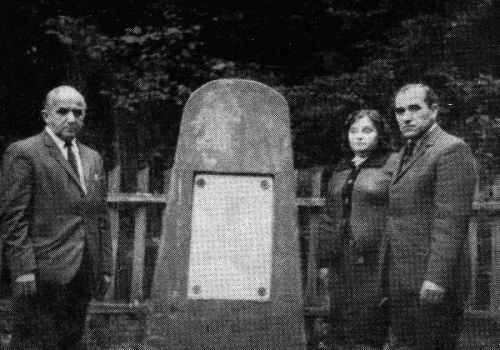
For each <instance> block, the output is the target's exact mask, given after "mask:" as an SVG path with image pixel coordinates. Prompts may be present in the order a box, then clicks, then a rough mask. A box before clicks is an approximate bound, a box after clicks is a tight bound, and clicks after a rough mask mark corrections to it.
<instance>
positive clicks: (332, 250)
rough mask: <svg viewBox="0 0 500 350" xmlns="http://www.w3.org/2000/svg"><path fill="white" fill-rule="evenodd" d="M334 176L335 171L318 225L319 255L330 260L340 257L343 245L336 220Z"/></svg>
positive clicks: (321, 258) (322, 258) (321, 259)
mask: <svg viewBox="0 0 500 350" xmlns="http://www.w3.org/2000/svg"><path fill="white" fill-rule="evenodd" d="M334 177H335V173H333V175H332V177H331V179H330V181H329V182H328V190H327V194H326V203H325V208H324V210H323V212H322V213H321V217H320V222H319V225H318V257H319V260H320V261H328V260H332V259H334V258H336V257H338V255H339V253H340V251H341V249H342V247H341V242H340V237H339V234H338V229H337V228H338V225H339V223H338V222H336V208H335V198H334V194H333V193H334V183H335V181H334Z"/></svg>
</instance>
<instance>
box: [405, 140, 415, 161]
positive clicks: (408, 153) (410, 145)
mask: <svg viewBox="0 0 500 350" xmlns="http://www.w3.org/2000/svg"><path fill="white" fill-rule="evenodd" d="M414 149H415V142H413V141H411V140H410V141H408V143H407V144H406V146H405V151H404V153H403V162H402V163H403V164H406V163H408V161H409V160H410V159H411V157H412V155H413V150H414Z"/></svg>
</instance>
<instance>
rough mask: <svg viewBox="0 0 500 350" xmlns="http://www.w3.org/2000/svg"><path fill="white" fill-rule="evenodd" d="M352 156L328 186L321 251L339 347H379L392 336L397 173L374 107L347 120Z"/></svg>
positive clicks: (333, 330) (383, 123)
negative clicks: (392, 215) (390, 237)
mask: <svg viewBox="0 0 500 350" xmlns="http://www.w3.org/2000/svg"><path fill="white" fill-rule="evenodd" d="M345 125H346V128H345V130H344V131H345V133H344V135H345V138H346V141H347V142H346V144H348V145H349V147H348V149H349V150H348V152H346V153H347V156H346V158H345V159H344V160H342V161H341V162H340V163H339V164H338V165H337V167H336V168H335V170H334V171H333V174H332V177H331V179H330V181H329V184H328V192H327V205H326V212H325V215H324V220H323V225H322V230H321V232H320V246H319V250H320V253H321V257H322V258H323V259H326V261H328V262H329V265H330V304H331V307H330V309H331V322H332V337H331V338H332V343H333V348H334V349H379V348H381V347H382V346H383V344H384V342H385V341H386V339H387V334H388V316H387V315H386V310H387V300H388V298H387V295H386V293H385V284H386V279H387V276H386V274H385V269H384V267H385V262H384V260H385V255H386V254H385V253H386V246H387V245H386V240H385V234H384V226H385V220H386V209H387V204H388V186H389V181H390V178H391V175H392V173H393V172H394V171H395V166H396V165H395V162H394V157H393V155H392V154H391V153H390V151H389V142H388V133H387V131H386V124H385V122H384V119H383V118H382V116H381V115H380V114H379V113H378V112H377V111H375V110H360V111H357V112H354V113H352V114H351V115H349V117H348V118H347V120H346V124H345Z"/></svg>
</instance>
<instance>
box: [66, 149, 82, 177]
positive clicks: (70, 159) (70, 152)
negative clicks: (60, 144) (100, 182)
mask: <svg viewBox="0 0 500 350" xmlns="http://www.w3.org/2000/svg"><path fill="white" fill-rule="evenodd" d="M64 147H66V148H67V149H68V162H69V164H70V165H71V167H72V168H73V170H74V171H75V174H76V176H77V177H78V178H79V177H80V173H79V172H78V164H77V163H76V157H75V152H74V151H73V144H72V143H71V141H66V142H65V143H64Z"/></svg>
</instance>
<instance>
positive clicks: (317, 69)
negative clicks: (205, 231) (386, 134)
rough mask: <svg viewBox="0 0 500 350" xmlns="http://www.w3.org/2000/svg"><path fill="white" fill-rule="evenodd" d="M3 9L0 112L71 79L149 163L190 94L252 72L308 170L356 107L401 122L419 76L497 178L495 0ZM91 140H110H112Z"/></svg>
mask: <svg viewBox="0 0 500 350" xmlns="http://www.w3.org/2000/svg"><path fill="white" fill-rule="evenodd" d="M3 6H4V7H6V8H5V10H6V11H3V13H4V15H3V17H4V18H3V19H4V21H3V23H2V25H3V26H4V27H5V28H4V29H5V30H4V32H5V33H8V32H9V31H8V30H7V28H9V29H10V30H11V32H12V33H14V34H15V36H12V35H4V38H3V39H4V40H3V41H2V44H3V45H4V46H5V49H6V50H7V48H8V47H9V46H13V47H14V50H10V51H9V52H10V53H11V55H8V56H5V57H3V58H2V63H3V65H2V73H3V75H4V79H3V80H2V81H0V89H1V90H0V91H3V92H4V94H2V96H0V99H2V102H3V103H2V105H1V106H0V113H2V115H4V116H7V115H9V113H10V111H13V110H16V108H18V110H19V107H18V106H19V105H21V104H19V103H18V100H16V98H17V97H13V98H9V99H7V98H6V97H4V96H7V95H8V93H7V92H8V91H12V90H13V88H16V87H20V86H21V85H22V84H21V83H20V82H19V76H21V77H22V78H21V81H23V82H25V81H28V79H30V78H31V79H32V80H33V81H32V82H31V84H29V88H30V89H31V90H30V91H29V92H26V93H25V94H28V95H29V96H31V97H33V96H36V97H37V98H38V100H37V99H33V98H31V99H30V104H29V105H26V104H22V110H21V116H20V118H19V120H23V118H26V120H28V118H31V116H29V114H30V113H31V112H30V111H33V110H36V109H35V106H38V105H39V101H40V98H39V96H41V93H40V92H39V91H40V90H43V91H46V87H51V86H53V85H55V84H56V83H60V82H67V83H72V84H74V85H77V86H78V87H80V88H82V89H83V90H84V92H85V93H86V95H87V96H89V95H90V97H89V98H91V99H92V102H93V103H91V105H94V106H95V108H96V111H95V112H96V114H104V115H112V118H109V120H111V121H112V123H113V124H114V125H115V126H116V127H118V128H120V129H127V130H128V131H127V134H126V135H125V138H126V139H127V141H128V140H129V139H132V136H133V138H135V142H131V145H132V146H130V147H136V146H137V147H136V148H137V149H139V150H140V151H139V152H140V153H141V154H142V156H141V157H142V158H148V157H147V156H146V155H148V154H159V155H162V154H163V155H164V154H167V153H168V154H171V153H173V147H174V146H175V138H176V132H177V125H178V121H179V118H180V113H181V108H180V107H181V106H182V104H183V103H184V102H185V101H186V98H187V97H188V95H189V93H190V92H191V91H193V89H195V88H196V87H198V86H199V85H201V84H202V83H204V82H206V81H208V80H211V79H214V78H218V77H223V76H226V77H227V76H234V77H242V78H253V79H256V80H259V81H262V82H264V83H266V84H268V85H271V86H274V87H276V88H278V89H279V90H280V91H281V92H282V93H283V94H284V95H285V97H286V98H287V99H288V101H289V103H290V106H291V111H292V124H293V125H292V126H293V134H294V146H295V153H296V165H297V166H298V167H302V166H309V165H315V164H327V163H331V162H335V161H336V160H338V159H339V158H340V157H341V152H340V148H339V147H338V145H339V140H340V135H341V130H342V126H343V120H344V118H345V116H346V115H347V114H348V113H349V112H351V111H352V110H354V109H357V108H377V109H380V110H381V111H383V112H384V113H385V114H386V115H387V117H388V120H389V121H390V122H391V123H392V124H394V120H393V118H392V116H391V111H390V104H391V98H392V94H393V92H394V90H395V89H396V88H397V87H398V86H399V85H401V84H403V83H405V82H409V81H424V82H426V83H429V84H430V85H431V86H432V87H434V88H435V89H436V90H437V92H438V94H439V95H440V97H441V113H440V119H441V123H442V124H443V126H444V127H445V128H446V129H448V130H450V131H451V132H453V133H456V134H458V135H459V136H461V137H463V138H465V139H466V140H467V141H468V142H469V143H470V144H471V146H472V147H473V149H474V152H475V153H476V155H477V158H478V159H479V161H480V163H481V165H482V167H481V168H482V169H483V170H482V171H483V173H484V175H485V178H490V177H492V176H493V174H496V173H499V172H500V169H499V164H500V147H498V146H499V145H498V141H497V140H498V136H499V126H498V123H499V122H498V111H499V109H500V106H499V102H498V101H500V91H499V80H498V78H499V75H500V69H499V66H498V65H497V64H496V62H498V61H499V60H500V51H498V50H497V48H498V45H499V44H500V23H498V20H497V19H498V16H499V15H500V4H498V2H494V1H479V0H469V1H465V0H460V1H452V0H435V1H432V2H429V1H423V0H418V1H413V2H408V1H402V0H383V1H378V2H367V1H361V0H355V1H353V0H320V1H311V0H307V1H303V0H302V1H299V0H290V1H287V2H280V1H275V2H259V1H253V2H245V3H236V2H234V1H229V0H214V1H211V2H200V1H196V0H182V1H181V0H149V1H145V2H137V1H133V0H126V1H120V2H118V1H109V2H107V3H106V4H101V3H100V2H97V1H96V0H89V1H88V2H85V3H78V4H70V3H67V2H63V1H61V0H53V1H33V2H30V3H29V4H24V3H23V4H22V5H19V6H18V5H17V4H16V5H14V4H13V3H12V4H10V5H3ZM55 9H56V10H55ZM7 14H9V15H7ZM11 17H12V18H15V19H16V21H17V22H23V23H24V25H22V26H21V25H16V23H13V22H12V21H13V20H12V19H11ZM40 28H41V29H42V30H40ZM19 39H21V40H19ZM25 85H26V84H25ZM14 90H15V89H14ZM24 91H26V90H24ZM36 93H38V94H39V95H36ZM16 96H18V95H16ZM21 99H25V96H20V95H19V101H20V100H21ZM2 108H3V109H2ZM36 108H38V107H36ZM25 125H28V124H27V123H25ZM29 125H30V127H29V128H33V125H34V124H33V123H31V124H29ZM2 126H4V128H7V129H8V128H9V127H10V126H9V125H6V124H5V123H3V124H2ZM100 129H102V128H101V125H98V127H95V128H94V130H100ZM16 130H23V129H22V128H16ZM105 130H106V133H108V134H109V132H108V129H105ZM134 133H135V134H134ZM397 134H398V133H397V130H395V131H394V135H395V136H397ZM165 135H166V136H165ZM0 136H1V135H0ZM165 139H168V142H167V141H165ZM96 142H107V143H111V140H110V137H109V135H107V138H106V135H105V136H103V137H102V138H101V139H100V140H97V141H96ZM166 143H167V144H168V145H165V144H166ZM395 145H396V146H397V140H396V142H395ZM159 149H160V151H159ZM131 152H132V151H131ZM132 153H133V152H132ZM149 158H151V157H149Z"/></svg>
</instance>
